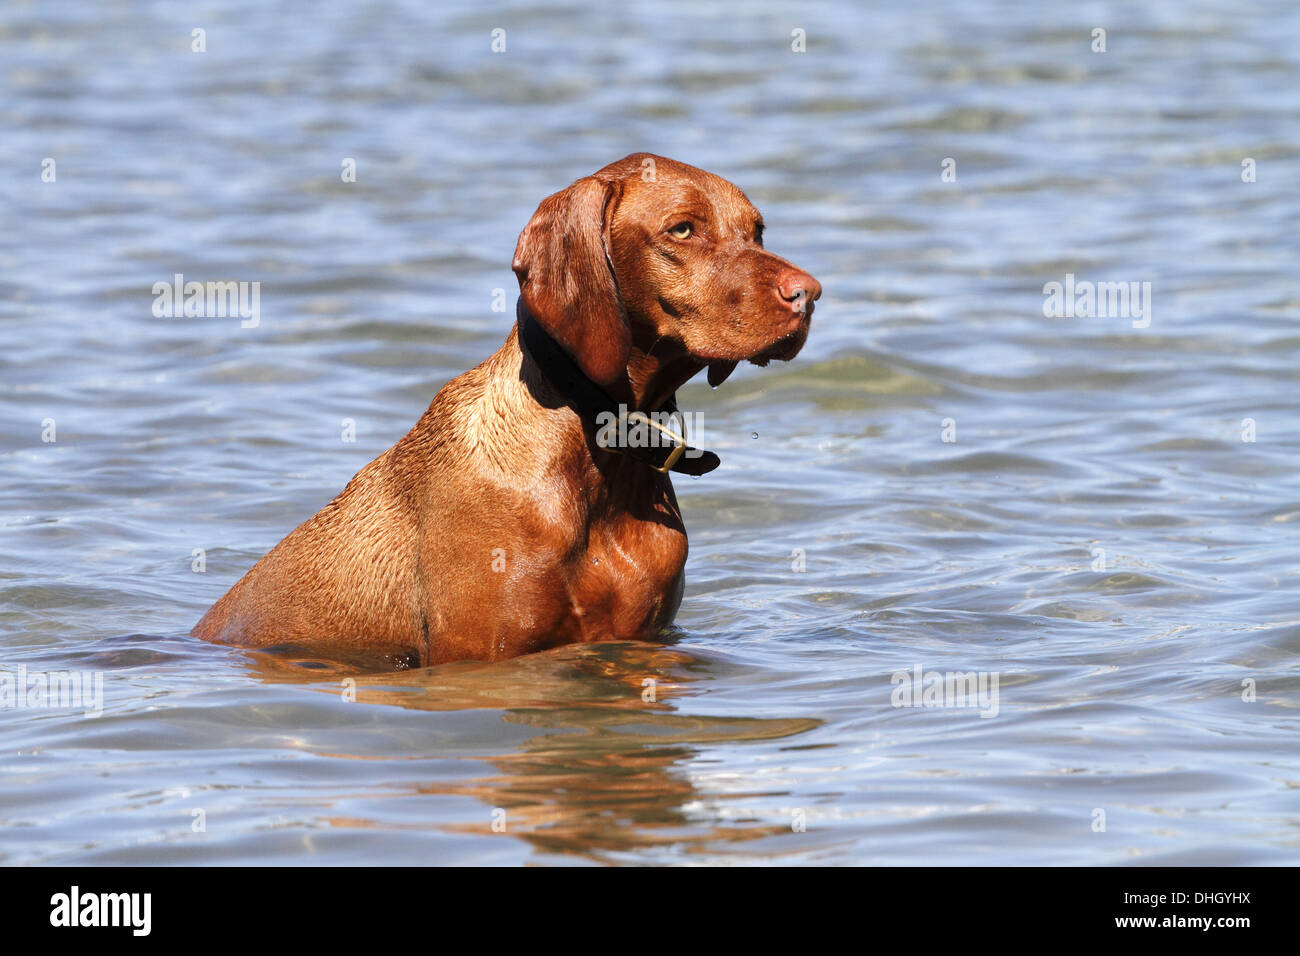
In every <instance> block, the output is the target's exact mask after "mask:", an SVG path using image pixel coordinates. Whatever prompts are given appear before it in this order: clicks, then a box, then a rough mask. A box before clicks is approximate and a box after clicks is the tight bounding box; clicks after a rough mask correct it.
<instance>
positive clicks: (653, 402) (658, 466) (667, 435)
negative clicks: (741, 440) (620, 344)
mask: <svg viewBox="0 0 1300 956" xmlns="http://www.w3.org/2000/svg"><path fill="white" fill-rule="evenodd" d="M510 343H513V346H511V345H510ZM508 347H512V350H513V349H518V356H519V362H520V365H519V379H520V381H521V383H522V384H523V387H524V388H525V390H527V391H528V392H530V393H531V394H532V397H533V399H534V400H535V401H536V402H537V403H538V404H539V405H540V406H542V407H544V408H554V407H556V406H559V405H568V406H570V407H571V408H572V409H573V411H574V412H576V413H577V416H578V422H577V423H575V424H577V425H578V426H579V428H580V429H581V430H582V431H583V433H584V434H585V433H586V432H588V431H591V430H593V429H595V428H597V427H599V429H600V435H599V436H598V437H597V438H596V441H597V442H599V443H601V444H602V445H603V444H604V443H605V442H607V441H610V440H611V439H615V432H616V433H617V439H616V441H617V444H618V446H619V447H620V449H621V453H622V454H625V455H626V456H627V457H628V458H630V459H636V460H638V461H639V462H640V463H641V464H642V465H644V466H646V467H649V468H652V469H655V470H664V469H672V470H673V471H678V472H683V473H685V474H690V475H701V474H705V473H706V472H709V471H712V470H713V469H714V468H716V467H717V466H718V456H717V455H715V454H713V453H712V452H709V451H703V450H701V449H692V448H689V447H684V443H683V439H682V437H681V435H682V434H684V432H683V431H682V426H681V425H680V424H678V422H679V421H680V419H673V418H671V417H670V418H669V419H668V420H667V421H665V420H664V418H663V417H662V416H664V415H667V416H675V415H676V414H677V412H676V404H675V402H674V399H673V396H674V393H675V392H676V390H677V388H678V386H680V385H681V384H682V383H684V382H685V381H686V380H687V379H688V378H690V377H691V375H693V374H696V373H697V372H699V371H700V369H701V368H702V367H703V365H702V363H700V362H699V361H697V360H694V359H691V358H690V357H689V356H686V355H685V354H684V353H683V352H681V350H680V349H676V350H674V349H672V348H671V346H667V347H665V346H663V345H662V343H660V342H658V341H654V342H645V341H640V342H638V341H636V338H635V337H634V341H633V348H632V354H631V355H630V357H629V361H628V365H627V371H626V373H625V375H623V376H621V377H620V379H619V380H618V381H617V382H614V383H612V384H611V383H603V382H602V383H599V384H598V383H596V382H594V381H592V380H591V379H590V378H588V377H587V375H586V374H585V372H584V371H583V370H582V369H581V367H579V366H578V364H577V363H576V362H575V361H574V360H573V357H572V356H571V355H569V354H568V353H567V352H566V351H565V350H564V349H563V348H562V347H561V346H560V345H559V343H558V342H556V341H555V340H554V339H553V338H552V337H551V336H550V335H549V334H548V333H547V332H546V330H545V329H544V328H542V326H541V325H540V324H539V323H538V322H537V320H536V319H535V318H533V316H532V315H531V314H530V313H529V312H528V311H527V309H525V308H523V306H522V303H521V304H520V310H519V321H518V323H517V324H516V328H515V332H514V333H513V335H512V336H511V339H510V340H509V342H508ZM638 422H639V423H640V424H638ZM656 422H657V424H656ZM611 427H614V430H613V431H611ZM629 427H631V428H639V429H641V430H642V433H643V434H642V435H641V436H640V437H634V438H633V440H632V441H630V442H627V441H626V440H625V435H626V434H627V432H626V429H628V428H629ZM646 428H653V429H656V430H657V432H658V433H657V434H652V433H651V432H645V431H644V430H645V429H646ZM666 439H667V440H666ZM605 447H608V448H611V449H613V448H614V447H615V446H611V445H606V446H605Z"/></svg>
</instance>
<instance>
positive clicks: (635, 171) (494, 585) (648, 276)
mask: <svg viewBox="0 0 1300 956" xmlns="http://www.w3.org/2000/svg"><path fill="white" fill-rule="evenodd" d="M514 271H515V274H516V275H517V276H518V277H519V287H520V299H519V305H518V307H517V312H518V319H519V320H518V322H517V323H516V327H515V328H514V329H513V330H512V331H511V333H510V335H509V337H508V338H507V339H506V342H505V345H503V346H502V347H501V348H500V349H499V350H498V351H497V352H496V354H494V355H493V356H491V357H490V358H489V359H487V361H485V362H483V363H482V364H481V365H479V366H478V367H477V368H474V369H471V370H470V371H468V372H466V373H465V374H464V375H461V376H460V377H459V378H456V379H453V380H452V381H451V382H449V383H447V385H446V386H444V387H443V389H442V390H441V391H440V392H438V394H437V395H436V396H435V397H434V399H433V402H432V403H431V404H430V405H429V408H428V410H427V411H425V413H424V415H423V416H422V417H421V418H420V420H419V421H418V422H416V424H415V427H414V428H412V429H411V430H410V431H409V432H408V433H407V434H406V436H405V437H403V438H402V440H401V441H399V442H398V443H397V444H396V445H394V446H393V447H392V448H390V449H388V451H386V452H384V454H382V455H380V456H379V457H378V458H377V459H375V460H374V461H372V462H371V463H370V464H369V465H367V466H366V467H365V468H363V469H361V471H360V472H358V473H357V474H356V476H355V477H354V478H353V479H352V480H351V481H350V482H348V486H347V487H346V488H344V489H343V492H342V493H341V494H340V495H339V496H338V497H336V498H335V499H334V500H333V501H331V502H330V503H329V504H328V505H326V506H325V507H324V508H323V509H321V511H320V512H319V513H317V514H316V515H315V516H314V517H313V518H311V519H310V520H308V521H307V522H305V523H304V524H302V525H301V526H299V527H298V528H297V529H296V530H294V531H293V532H292V533H291V534H290V535H289V536H288V537H286V538H285V539H284V540H283V541H281V542H280V543H279V544H278V545H276V546H275V548H274V549H272V550H271V552H270V553H269V554H267V555H266V556H265V557H264V558H262V560H261V561H259V562H257V564H256V565H254V566H253V568H252V570H250V571H249V572H248V573H247V574H246V575H244V577H243V578H242V579H240V581H239V582H238V583H237V584H236V585H235V586H234V587H233V588H231V589H230V591H229V592H228V593H227V594H226V595H225V596H224V597H222V598H221V600H219V601H218V602H217V603H216V604H215V605H213V607H212V609H211V610H209V611H208V613H207V614H206V615H204V617H203V619H202V620H201V621H199V623H198V624H197V625H196V626H195V628H194V632H193V633H194V634H195V635H196V636H198V637H201V638H203V639H205V640H210V641H224V642H228V643H232V644H241V645H253V646H267V645H273V644H291V643H292V644H313V645H334V646H337V647H345V648H357V649H367V650H373V651H377V652H380V653H384V654H395V655H400V656H402V657H404V658H405V659H407V660H411V661H413V660H418V661H419V662H420V663H421V664H424V665H429V664H436V663H440V662H444V661H454V660H462V659H478V660H500V659H502V658H507V657H513V656H515V655H518V654H526V653H529V652H532V651H538V650H542V649H543V648H547V647H552V646H555V645H559V644H568V643H572V642H576V641H600V640H621V639H644V638H648V637H652V636H654V635H655V634H656V633H657V632H658V631H660V630H661V629H662V628H664V627H665V626H666V625H668V624H669V623H670V622H671V621H672V619H673V615H674V614H675V613H676V612H677V607H678V605H679V604H680V603H681V598H682V587H683V581H684V574H683V570H684V567H685V564H686V532H685V529H684V528H683V526H682V519H681V513H680V512H679V510H678V507H677V499H676V497H675V496H674V494H673V487H672V482H671V481H670V480H669V477H668V474H667V472H668V471H669V470H674V471H680V472H686V473H688V474H699V473H702V472H703V471H707V470H709V469H710V468H712V467H713V466H714V465H716V463H717V458H716V456H713V455H712V454H711V453H708V452H704V453H701V452H699V451H698V450H694V449H692V450H690V451H686V452H684V451H683V450H682V448H681V447H678V446H679V445H684V441H681V440H679V438H680V436H676V435H673V436H671V437H670V436H668V435H665V434H664V433H663V431H662V429H659V428H658V427H656V426H655V425H650V426H649V427H648V428H647V427H646V423H645V422H644V419H642V418H641V417H640V416H639V415H637V414H636V413H637V412H642V413H644V412H655V411H658V410H661V409H664V408H667V409H669V410H672V408H673V406H672V398H673V394H674V393H675V392H676V390H677V388H678V387H679V386H680V385H682V384H683V383H684V382H685V381H686V380H687V379H689V378H691V377H692V376H693V375H695V374H696V373H697V372H699V371H700V370H701V369H703V368H704V367H705V366H708V368H709V381H710V383H711V384H714V385H716V384H718V383H720V382H721V381H722V379H724V378H726V376H727V375H728V374H730V372H731V370H732V369H733V368H735V366H736V363H737V362H740V361H744V360H749V361H752V362H755V363H757V364H759V365H766V364H767V362H768V361H770V360H772V359H781V360H788V359H791V358H793V357H794V356H795V354H796V353H798V351H799V349H800V348H801V347H802V346H803V343H804V340H805V338H806V337H807V335H808V325H809V320H810V319H811V317H812V311H813V306H812V302H813V300H815V299H816V298H817V297H818V296H819V295H820V294H821V286H820V285H819V284H818V282H817V280H816V279H814V278H813V277H812V276H810V275H808V274H807V273H806V272H803V271H801V270H799V269H797V268H795V267H794V266H792V265H791V264H790V263H788V262H786V261H785V260H784V259H781V258H779V257H777V256H774V255H772V254H771V253H770V252H767V251H765V250H764V249H763V222H762V219H761V218H760V216H759V214H758V211H757V210H756V209H755V208H754V207H753V206H752V205H751V204H750V202H749V200H748V199H746V198H745V195H744V194H743V193H742V192H741V191H740V190H739V189H737V188H736V187H735V186H733V185H732V184H731V183H729V182H727V181H726V180H724V179H720V178H719V177H717V176H714V175H712V174H711V173H706V172H704V171H703V170H699V169H695V168H694V167H691V166H686V165H684V164H682V163H678V162H674V161H673V160H670V159H665V158H663V157H659V156H651V155H649V154H645V153H636V154H633V155H631V156H628V157H627V158H625V159H621V160H619V161H618V162H616V163H612V164H610V165H609V166H606V167H605V168H604V169H602V170H600V171H599V172H598V173H596V174H595V175H594V176H587V177H586V178H583V179H579V180H578V181H577V182H575V183H574V184H573V185H572V186H570V187H569V188H568V189H565V190H562V191H561V192H558V193H556V194H555V195H553V196H551V197H549V198H547V199H546V200H544V201H543V202H542V204H541V205H540V206H539V207H538V208H537V212H536V213H535V214H534V215H533V218H532V221H530V222H529V223H528V225H527V227H526V228H525V229H524V231H523V233H522V234H521V235H520V237H519V246H518V248H517V249H516V250H515V261H514ZM620 406H622V407H620ZM628 410H631V413H632V414H630V415H625V418H626V421H625V422H624V423H623V424H628V423H632V424H633V425H634V426H639V433H640V435H641V438H642V439H643V440H642V441H640V442H638V441H635V440H633V439H632V438H631V437H630V436H632V435H634V434H637V433H638V427H633V428H632V429H631V430H624V431H623V433H622V436H621V437H622V444H621V446H619V444H618V442H617V441H611V434H612V433H613V431H614V430H613V429H605V430H604V431H602V430H601V429H600V428H599V427H598V426H599V425H601V424H602V423H603V424H604V425H606V426H607V425H608V424H609V423H610V422H611V420H613V417H614V416H618V415H619V414H621V413H626V412H628ZM602 414H603V415H604V416H605V417H604V418H603V419H602V418H601V416H602ZM668 431H669V432H673V431H675V430H674V429H671V428H669V429H668ZM646 436H651V437H652V438H653V437H658V438H660V439H662V440H663V441H664V443H663V444H661V445H659V446H656V447H646V443H645V441H644V439H645V438H646Z"/></svg>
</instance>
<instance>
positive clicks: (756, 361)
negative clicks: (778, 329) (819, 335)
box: [749, 322, 808, 367]
mask: <svg viewBox="0 0 1300 956" xmlns="http://www.w3.org/2000/svg"><path fill="white" fill-rule="evenodd" d="M807 341H808V323H807V322H804V323H803V324H802V325H800V326H799V328H797V329H795V330H794V331H793V332H790V333H789V334H788V335H784V336H782V337H781V338H779V339H777V340H776V341H775V342H773V343H772V344H771V345H769V346H768V347H767V348H765V349H763V351H761V352H759V353H758V354H757V355H751V356H750V357H749V361H750V363H751V364H753V365H757V366H759V367H762V366H765V365H767V363H768V362H772V361H777V362H788V361H790V360H791V359H792V358H794V357H795V356H796V355H798V354H799V350H800V349H802V348H803V346H804V343H805V342H807Z"/></svg>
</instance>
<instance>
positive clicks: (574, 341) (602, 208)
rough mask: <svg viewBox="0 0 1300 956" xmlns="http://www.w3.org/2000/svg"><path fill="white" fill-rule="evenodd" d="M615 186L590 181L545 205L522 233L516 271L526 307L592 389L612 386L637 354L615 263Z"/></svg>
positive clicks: (516, 251) (576, 186)
mask: <svg viewBox="0 0 1300 956" xmlns="http://www.w3.org/2000/svg"><path fill="white" fill-rule="evenodd" d="M615 189H616V183H614V182H607V181H602V180H599V179H596V178H595V177H594V176H588V177H586V178H585V179H579V180H578V181H577V182H576V183H574V184H573V185H572V186H570V187H569V188H568V189H564V190H561V191H560V192H558V193H556V194H555V195H553V196H548V197H547V198H546V199H544V200H542V204H541V205H540V206H538V207H537V212H535V213H533V218H532V219H531V220H530V221H529V223H528V225H527V226H525V227H524V231H523V232H521V233H520V234H519V245H518V246H516V247H515V261H514V270H515V275H516V276H517V277H518V278H519V294H520V296H521V298H522V299H523V300H524V305H525V306H526V307H527V309H528V311H529V312H531V313H532V314H533V317H534V318H536V319H537V321H538V322H539V323H540V324H541V326H542V328H544V329H545V330H546V331H547V333H548V334H549V335H550V336H551V338H553V339H555V341H557V342H559V343H560V345H561V346H562V347H563V348H564V350H565V351H566V352H568V353H569V355H570V357H572V358H573V360H574V361H575V362H577V363H578V367H579V368H581V369H582V371H583V372H584V373H585V374H586V376H587V377H588V378H590V379H591V380H592V381H593V382H596V383H598V384H600V385H606V386H608V385H612V384H613V383H614V382H616V381H618V380H619V379H620V378H621V377H622V376H623V375H624V373H625V372H626V369H627V360H628V357H629V356H630V354H631V350H632V333H631V330H630V329H629V327H628V320H627V313H626V312H625V311H624V310H623V302H622V300H621V299H620V298H619V293H618V281H617V279H616V278H615V276H614V266H613V263H612V262H611V261H610V257H609V214H610V212H611V211H612V207H613V203H614V199H615V196H614V192H615Z"/></svg>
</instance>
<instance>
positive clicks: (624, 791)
mask: <svg viewBox="0 0 1300 956" xmlns="http://www.w3.org/2000/svg"><path fill="white" fill-rule="evenodd" d="M669 639H670V640H671V639H672V638H671V637H670V638H669ZM250 657H251V658H252V665H253V669H254V672H255V673H256V674H257V675H258V676H259V677H261V678H262V679H264V680H267V681H272V682H277V683H278V682H296V683H302V682H308V683H310V684H311V685H312V686H314V687H318V688H319V689H320V690H321V691H322V692H324V693H329V694H332V695H343V694H345V693H346V692H347V691H348V690H349V689H351V693H352V696H354V698H355V700H356V701H357V702H358V703H362V704H386V705H391V706H397V707H401V708H406V709H410V710H422V711H442V712H448V711H467V710H497V711H500V716H501V720H502V722H503V723H506V724H509V725H511V726H512V727H514V728H516V729H515V730H513V731H510V732H503V734H502V737H503V739H502V740H501V741H500V743H499V745H498V747H496V748H494V747H493V744H492V741H491V740H489V739H484V738H482V736H481V735H480V736H479V738H478V742H477V748H476V744H474V743H470V744H469V745H468V749H467V748H466V747H465V746H462V745H461V744H460V743H458V744H456V745H454V748H453V749H454V752H452V753H447V752H442V753H440V752H438V748H436V747H431V748H430V751H429V752H428V753H426V754H422V755H421V754H412V752H411V751H410V750H405V751H404V752H403V753H402V754H401V755H400V757H399V756H396V755H391V754H384V753H379V752H372V753H353V754H346V753H338V752H337V751H331V753H330V754H329V755H330V756H334V757H350V758H355V759H361V760H372V761H382V760H386V759H421V757H428V758H432V759H436V758H441V757H451V758H456V759H470V760H481V761H483V762H484V763H485V764H487V765H489V766H490V767H492V768H494V771H493V772H490V773H487V774H485V775H483V776H480V777H477V778H475V779H470V780H467V781H464V780H432V781H428V782H422V783H416V784H413V785H410V786H407V787H400V788H398V789H396V790H395V791H394V795H396V796H415V795H453V796H470V797H474V798H476V799H478V800H480V801H481V802H482V803H483V804H484V805H485V807H486V808H488V809H487V810H486V811H485V813H484V814H483V817H482V820H481V822H475V821H473V820H468V821H467V820H466V819H465V817H464V815H463V814H461V815H460V816H459V817H458V818H457V819H454V820H446V819H444V820H441V821H439V820H436V819H429V820H427V821H421V822H414V823H413V822H406V821H403V822H400V823H395V822H394V821H393V820H391V819H367V818H363V817H355V816H333V817H328V818H326V820H327V822H328V823H329V824H330V825H332V826H339V827H348V828H363V829H371V828H379V829H393V828H399V829H414V830H427V829H430V828H434V829H439V830H443V831H454V832H468V833H483V834H489V833H494V832H505V833H508V834H510V835H512V836H515V837H518V838H520V839H523V840H525V841H527V842H528V843H529V844H530V845H532V846H533V847H534V848H536V849H537V850H538V851H539V852H542V853H555V854H565V855H578V856H582V857H586V858H589V859H593V860H597V861H601V862H608V861H610V860H614V859H617V858H618V855H619V854H620V853H624V852H631V851H645V850H646V849H648V848H654V847H657V846H659V847H663V848H665V849H667V848H670V847H671V848H672V849H673V852H676V851H677V850H679V849H680V850H688V851H695V852H706V851H707V850H708V849H709V848H710V847H716V846H717V845H718V844H720V843H732V842H734V841H749V840H756V839H762V838H766V837H772V838H774V845H773V849H772V852H774V853H779V852H780V851H781V848H780V841H779V840H776V839H775V838H776V837H777V836H779V835H780V834H789V833H790V832H791V828H790V825H789V821H788V820H781V819H773V820H758V819H753V820H747V821H733V820H731V819H727V820H723V819H712V820H710V819H709V811H708V810H706V809H704V808H703V806H702V795H701V794H700V793H699V792H698V791H697V789H696V786H695V784H694V783H693V782H692V777H693V774H692V768H691V764H692V762H693V761H694V759H695V758H697V757H698V756H699V755H700V753H701V750H702V749H703V748H705V747H707V746H708V745H713V744H721V743H732V742H742V741H759V740H778V739H783V738H787V737H793V736H796V735H799V734H802V733H804V732H805V731H808V730H811V729H813V728H814V727H816V726H818V724H819V721H815V720H811V719H808V718H780V717H774V718H752V717H716V716H708V715H700V714H683V713H681V712H680V709H679V708H680V705H682V704H683V703H684V701H685V700H687V699H688V698H692V697H695V695H696V694H697V693H698V690H699V685H700V683H701V682H703V681H708V680H709V679H710V677H711V675H710V668H711V666H712V665H711V664H710V662H709V661H707V660H702V659H700V658H697V657H695V656H693V655H692V654H690V653H687V652H686V651H683V650H681V649H679V648H675V647H671V646H665V645H662V644H649V643H641V642H620V643H597V644H583V645H570V646H566V647H561V648H556V649H554V650H552V651H546V652H543V653H540V654H532V655H527V656H524V657H520V658H515V659H512V660H508V661H502V662H499V663H478V662H459V663H454V664H446V665H441V666H438V667H432V668H423V669H407V670H402V671H394V670H392V667H393V666H394V665H396V664H398V663H401V662H400V660H394V659H392V658H391V657H387V658H385V659H384V660H382V661H380V660H374V659H363V658H359V657H357V656H356V655H352V656H350V657H348V656H342V657H332V658H325V657H322V656H320V650H319V648H316V649H313V650H311V651H306V650H305V649H303V648H292V647H282V648H277V649H276V650H275V651H274V652H273V653H265V652H256V653H252V654H250ZM376 665H387V667H388V668H389V669H388V670H387V671H386V672H382V673H377V672H376V671H375V667H376ZM352 682H355V686H354V687H352V686H351V685H352ZM345 699H347V698H345ZM429 719H430V720H431V721H437V720H438V717H437V716H436V715H434V714H431V715H430V718H429ZM519 727H527V728H531V729H532V730H533V731H534V732H533V733H531V734H529V735H528V736H527V737H526V738H525V739H524V740H523V742H519V734H518V730H517V729H518V728H519ZM503 730H504V728H503ZM430 739H438V738H437V736H436V735H430ZM444 739H445V737H444ZM443 749H444V751H445V748H443ZM502 751H507V752H502ZM747 789H749V788H742V790H741V791H740V792H738V793H737V794H735V796H737V797H743V796H744V791H745V790H747ZM765 792H766V788H765ZM768 795H769V796H770V794H768Z"/></svg>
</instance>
